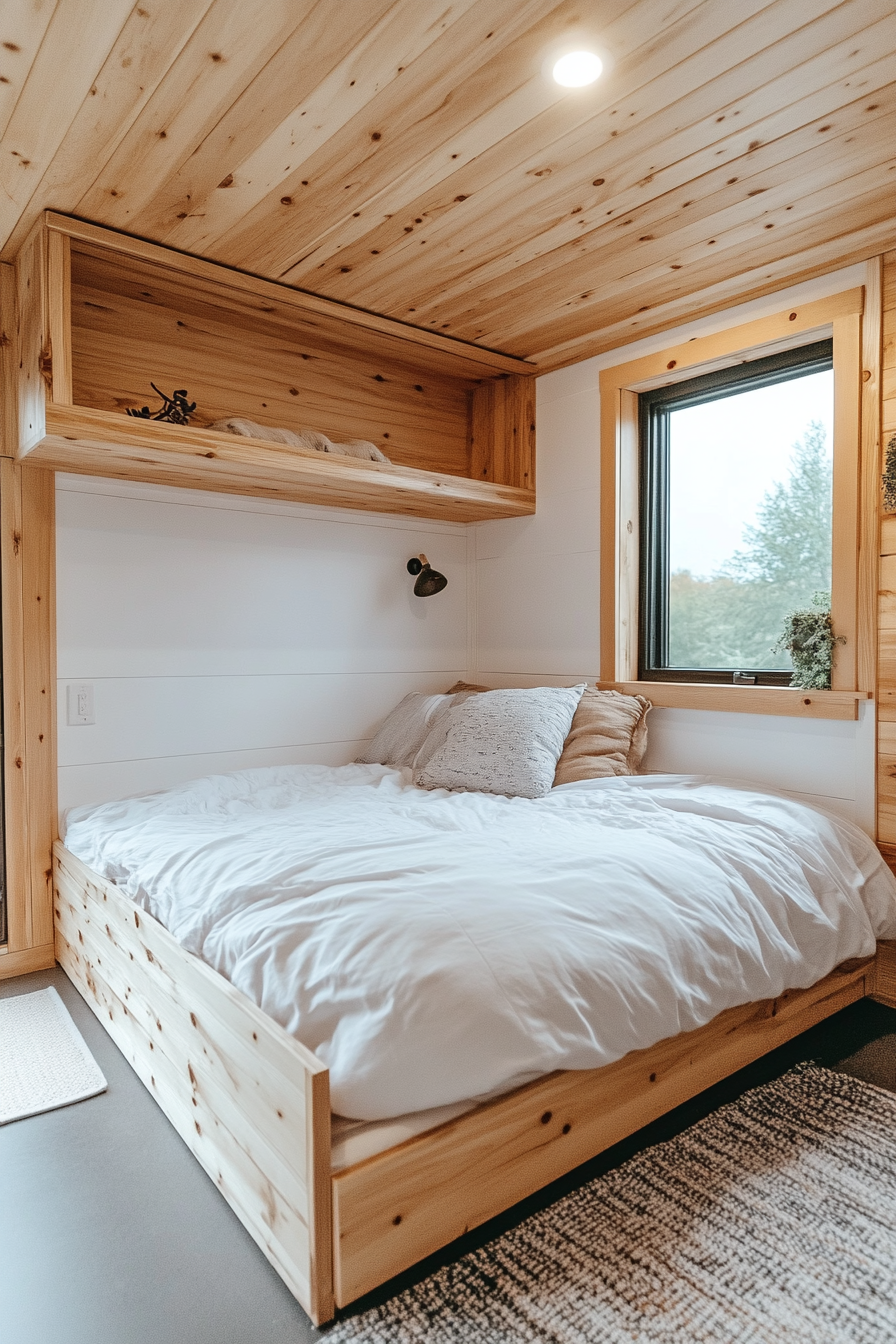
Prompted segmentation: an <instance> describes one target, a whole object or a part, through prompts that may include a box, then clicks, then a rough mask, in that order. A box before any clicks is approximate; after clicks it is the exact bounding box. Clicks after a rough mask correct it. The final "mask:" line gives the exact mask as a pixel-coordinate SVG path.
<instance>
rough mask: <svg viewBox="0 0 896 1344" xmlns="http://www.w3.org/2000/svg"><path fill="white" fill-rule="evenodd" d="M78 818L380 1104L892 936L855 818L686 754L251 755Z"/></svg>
mask: <svg viewBox="0 0 896 1344" xmlns="http://www.w3.org/2000/svg"><path fill="white" fill-rule="evenodd" d="M65 843H66V844H67V845H68V847H69V848H70V849H71V850H72V851H73V852H74V853H75V854H77V855H78V856H79V857H80V858H81V859H83V860H84V862H85V863H87V864H89V865H90V867H91V868H94V869H96V871H98V872H99V873H102V874H103V875H104V876H105V877H107V878H112V879H113V880H114V881H115V882H117V883H118V884H119V885H120V886H121V887H122V889H123V890H124V891H125V892H127V894H128V895H129V896H130V897H132V898H133V900H135V901H136V902H138V904H139V905H141V906H142V907H143V908H144V909H146V910H148V911H150V912H151V913H152V914H154V915H155V916H156V917H157V918H158V919H160V920H161V921H162V923H163V924H165V925H166V926H167V928H169V929H170V930H171V932H172V933H173V934H174V935H175V936H176V937H177V938H178V939H179V940H180V942H181V943H182V944H183V945H184V946H185V947H187V948H189V950H190V951H191V952H195V953H196V954H197V955H198V956H200V957H202V958H203V959H204V960H205V961H207V962H209V963H210V964H211V965H212V966H214V967H215V968H216V969H217V970H218V971H220V972H221V973H222V974H223V975H225V976H226V977H227V978H228V980H230V981H232V983H233V984H234V985H236V986H237V987H238V988H239V989H241V990H243V991H244V992H245V993H246V994H247V995H249V997H250V998H252V999H254V1000H255V1001H256V1003H258V1004H260V1005H261V1007H262V1008H263V1009H264V1010H265V1011H266V1012H268V1013H269V1014H270V1015H271V1016H272V1017H273V1018H275V1019H276V1020H277V1021H278V1022H280V1023H282V1025H283V1026H284V1027H285V1028H286V1029H287V1030H288V1031H290V1032H292V1033H294V1034H295V1036H297V1037H298V1038H299V1040H301V1041H303V1042H304V1043H305V1045H307V1046H309V1047H310V1048H311V1049H312V1050H314V1051H315V1052H316V1053H317V1055H318V1056H319V1057H320V1058H321V1059H322V1060H323V1061H324V1062H325V1063H326V1064H327V1065H328V1066H329V1069H330V1082H331V1089H332V1102H333V1109H334V1110H335V1111H337V1112H339V1113H341V1114H343V1115H347V1116H354V1117H358V1118H361V1119H365V1120H379V1119H385V1118H387V1117H390V1116H395V1115H401V1114H404V1113H406V1112H409V1111H418V1110H423V1109H427V1108H429V1107H434V1106H443V1105H447V1104H448V1103H451V1102H456V1101H460V1100H462V1099H465V1098H470V1097H475V1096H481V1095H488V1094H492V1093H496V1092H500V1091H503V1090H505V1089H507V1088H509V1087H512V1086H514V1085H515V1084H517V1083H519V1082H522V1081H524V1080H526V1079H528V1078H531V1077H534V1076H537V1075H538V1074H543V1073H547V1072H549V1071H551V1070H552V1069H561V1068H566V1069H569V1068H571V1069H590V1068H594V1067H597V1066H598V1065H602V1064H607V1063H609V1062H610V1061H611V1060H614V1059H618V1058H619V1057H620V1056H622V1055H624V1054H626V1053H627V1052H628V1051H629V1050H634V1049H638V1048H640V1047H643V1046H648V1045H652V1044H653V1043H654V1042H656V1041H658V1040H661V1039H662V1038H663V1037H667V1036H671V1035H674V1034H675V1033H676V1032H680V1031H688V1030H690V1029H691V1028H692V1027H698V1026H701V1025H702V1024H703V1023H705V1022H708V1021H709V1020H710V1019H711V1018H712V1017H714V1016H715V1015H716V1014H717V1013H719V1012H721V1011H722V1010H723V1009H725V1008H730V1007H732V1006H734V1005H736V1004H741V1003H746V1002H750V1001H753V1000H758V999H764V998H769V997H771V996H774V995H777V994H780V993H781V992H782V991H783V990H785V989H788V988H796V987H802V986H807V985H811V984H813V983H814V982H815V981H816V980H818V979H820V978H821V977H822V976H824V975H826V974H827V972H828V971H830V970H832V969H833V967H834V966H836V965H837V964H838V963H839V962H841V961H844V960H846V959H847V958H850V957H858V956H865V955H870V954H871V953H872V952H873V951H874V945H875V939H876V938H880V937H889V938H892V937H896V881H894V879H893V877H892V875H891V874H890V872H889V870H888V869H887V868H886V866H885V865H884V864H883V862H882V860H881V858H880V856H879V855H878V853H877V850H876V849H875V847H874V845H873V844H872V843H871V841H870V840H869V839H868V838H867V837H866V836H865V835H863V834H862V832H861V831H859V830H858V829H857V828H856V827H854V826H852V825H850V824H849V823H847V822H844V821H840V820H838V819H836V818H834V817H832V816H829V815H827V814H823V813H821V812H818V811H815V810H814V809H811V808H808V807H805V806H803V805H801V804H799V803H796V802H792V801H790V800H788V799H785V798H781V797H777V796H770V795H767V794H761V793H756V792H752V791H750V790H748V789H742V788H737V787H733V786H726V785H722V784H717V783H712V782H708V781H706V780H702V779H696V778H690V777H683V776H672V775H653V776H644V777H638V778H632V779H612V780H600V781H591V782H589V783H583V784H569V785H565V786H564V787H563V788H560V789H555V790H554V791H553V792H552V793H550V794H549V795H548V796H547V797H546V798H539V799H534V800H529V799H522V798H513V799H511V798H503V797H495V796H492V795H488V794H480V793H454V794H449V793H446V792H444V791H441V790H439V791H433V792H425V791H423V790H420V789H417V788H415V787H414V786H413V785H411V784H409V783H408V776H407V774H406V773H402V772H400V771H395V770H389V769H386V768H385V767H383V766H377V765H351V766H342V767H339V768H330V767H327V766H290V767H278V768H274V769H265V770H245V771H241V772H239V773H236V774H230V775H217V776H213V777H210V778H207V779H200V780H197V781H195V782H194V783H191V784H187V785H183V786H182V787H179V788H174V789H171V790H169V791H167V792H165V793H159V794H153V795H151V796H147V797H142V798H132V799H127V800H125V801H123V802H116V803H107V804H104V805H102V806H99V807H86V808H78V809H76V810H75V811H74V812H73V813H71V814H70V815H69V819H68V827H67V831H66V836H65Z"/></svg>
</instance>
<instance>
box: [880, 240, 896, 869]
mask: <svg viewBox="0 0 896 1344" xmlns="http://www.w3.org/2000/svg"><path fill="white" fill-rule="evenodd" d="M881 289H882V308H883V339H882V343H881V369H880V377H879V380H878V383H879V395H880V397H881V403H880V407H881V431H882V432H881V434H880V440H879V442H880V453H879V455H878V458H877V465H878V473H880V472H882V471H883V465H884V454H885V452H886V447H887V443H888V441H889V439H890V437H891V436H892V435H893V434H894V433H896V396H894V395H893V393H894V392H896V388H894V387H893V381H894V379H896V343H894V339H893V336H894V332H896V252H892V251H891V252H888V253H887V254H886V255H885V256H884V257H883V259H882V265H881ZM891 389H892V390H891ZM888 394H889V395H888ZM877 484H878V491H880V483H879V480H878V483H877ZM880 498H881V496H880V493H878V499H880ZM877 655H878V727H877V834H878V840H879V841H881V842H882V844H883V845H896V514H883V515H882V517H881V523H880V565H879V586H878V602H877Z"/></svg>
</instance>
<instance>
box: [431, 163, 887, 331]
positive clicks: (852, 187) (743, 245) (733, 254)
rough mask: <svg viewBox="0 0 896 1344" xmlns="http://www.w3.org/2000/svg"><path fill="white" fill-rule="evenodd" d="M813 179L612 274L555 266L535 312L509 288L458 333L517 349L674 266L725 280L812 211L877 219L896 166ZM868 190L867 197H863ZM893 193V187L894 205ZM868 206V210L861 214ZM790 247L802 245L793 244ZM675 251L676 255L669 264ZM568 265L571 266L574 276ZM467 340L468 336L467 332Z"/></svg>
mask: <svg viewBox="0 0 896 1344" xmlns="http://www.w3.org/2000/svg"><path fill="white" fill-rule="evenodd" d="M813 186H815V183H813V182H811V181H809V180H807V181H805V182H802V183H800V184H798V186H797V189H796V191H795V192H794V191H791V190H787V191H786V192H785V191H780V192H778V191H775V192H774V193H772V192H770V193H769V196H774V198H775V202H776V203H775V205H774V208H771V209H769V208H768V207H765V206H763V207H762V208H761V209H759V210H756V211H755V212H750V211H748V209H745V208H744V207H743V206H735V207H732V208H730V209H728V210H726V211H722V212H721V214H720V215H719V216H718V217H717V218H714V219H712V220H710V221H708V222H709V223H711V224H713V225H719V226H720V227H718V228H717V229H716V228H714V229H713V231H712V232H710V231H709V229H708V228H707V227H706V223H703V224H702V225H701V224H698V225H697V226H696V227H691V226H688V227H686V228H684V229H682V230H680V235H679V236H676V235H675V234H672V235H670V236H669V238H668V245H666V244H665V243H664V242H663V240H658V244H653V243H650V242H648V243H645V244H643V245H642V249H641V250H639V251H638V252H637V253H630V254H628V255H627V258H626V262H625V263H624V264H622V265H618V266H616V267H613V268H612V270H611V272H609V273H602V274H600V275H598V273H597V271H596V268H595V267H594V265H593V264H591V265H590V266H588V265H587V264H582V263H581V262H579V263H572V264H571V265H570V266H569V267H568V268H567V275H566V276H564V275H563V274H562V273H557V274H555V275H554V277H552V283H551V285H550V286H549V289H550V294H551V298H550V299H549V300H548V299H546V298H545V297H544V296H543V301H542V305H541V310H540V312H539V313H538V314H537V317H536V315H534V314H533V313H532V311H531V305H530V304H529V303H528V296H527V294H526V293H525V292H524V291H522V290H521V291H519V292H517V293H516V294H514V295H507V296H506V301H505V303H503V304H502V305H496V308H495V312H494V314H492V313H487V314H485V315H483V314H481V313H480V314H479V316H478V319H477V320H475V321H471V322H469V323H466V324H465V323H463V322H459V323H458V331H457V332H455V333H454V334H455V335H458V334H459V333H462V332H467V333H469V332H472V331H475V332H477V334H479V333H480V332H481V337H480V339H481V340H482V341H483V343H486V342H490V341H492V340H493V339H494V337H493V332H494V331H495V330H500V332H501V339H502V342H503V343H504V344H505V345H507V346H510V347H511V348H512V347H515V346H516V345H517V344H518V343H521V344H525V342H526V341H529V342H530V343H531V341H532V340H533V339H535V336H534V332H535V331H536V330H537V331H539V332H541V331H547V330H550V329H551V327H552V324H553V322H554V321H555V320H559V319H561V318H562V316H563V315H564V313H568V312H570V311H575V312H576V313H578V314H582V313H587V314H588V315H589V318H590V320H591V323H592V325H594V315H595V314H596V313H599V312H600V311H601V306H602V305H603V304H605V303H606V302H607V301H608V299H611V298H612V297H613V296H614V295H615V296H620V297H622V296H624V300H625V302H626V303H629V302H631V303H633V302H634V294H635V291H636V290H637V289H638V288H639V287H640V286H644V285H653V286H655V287H659V286H661V285H662V283H663V281H664V280H666V279H667V278H668V276H669V274H670V272H671V271H675V272H676V274H678V273H679V272H680V275H681V279H682V280H683V281H685V282H686V283H689V284H692V285H694V284H695V283H696V282H695V281H694V278H693V276H690V277H689V276H688V274H687V272H688V270H689V269H691V268H694V267H699V266H701V265H702V264H703V263H704V262H706V264H707V265H708V267H709V270H710V278H708V279H705V280H702V282H701V284H700V285H699V286H698V287H699V288H703V287H704V286H705V285H706V284H710V283H712V279H720V278H721V277H722V275H723V274H724V273H725V271H726V270H727V268H728V267H730V266H731V265H732V263H734V264H736V262H737V259H738V258H740V259H741V260H740V266H741V268H744V269H745V267H744V260H746V262H747V264H748V265H752V264H753V262H754V261H755V259H756V257H757V256H759V255H761V250H762V249H764V248H765V247H766V245H767V243H768V244H770V245H771V248H772V255H774V254H775V249H777V248H780V251H787V250H788V241H787V240H792V239H793V238H794V236H795V234H798V233H799V230H800V228H801V227H802V225H803V224H805V226H806V228H808V227H809V224H808V221H809V220H811V219H812V218H813V217H817V216H819V215H822V216H824V218H825V219H827V220H828V221H829V222H830V223H831V224H832V225H833V224H834V222H835V221H836V220H837V219H838V218H840V217H841V216H842V215H843V214H844V202H846V203H848V218H849V222H850V225H851V226H852V227H853V228H858V227H861V226H862V225H864V224H866V223H874V222H876V221H877V220H878V219H879V218H880V215H879V213H878V210H879V202H880V200H883V201H886V196H887V192H888V191H889V192H890V193H893V191H894V189H896V171H894V166H893V163H892V162H891V163H890V164H876V165H875V166H873V167H871V168H866V169H865V170H864V171H862V172H860V173H858V174H856V175H854V176H852V177H850V178H849V179H848V180H846V181H844V180H843V179H840V180H839V181H837V182H836V184H835V187H836V189H835V190H834V191H833V192H832V190H831V185H830V183H829V182H827V181H824V180H823V179H822V185H821V186H820V187H818V189H816V190H812V187H813ZM864 196H867V199H866V200H864V201H863V199H862V198H863V197H864ZM762 199H764V198H760V200H762ZM892 200H893V198H892V194H891V197H890V206H891V208H892ZM785 202H788V203H786V204H785ZM752 205H753V202H746V206H747V207H749V206H752ZM865 206H867V208H868V212H869V213H868V214H867V215H866V214H865V213H863V207H865ZM772 232H773V233H774V234H775V237H774V238H768V239H767V238H766V234H771V233H772ZM790 250H798V249H797V248H793V247H791V248H790ZM726 253H727V255H726ZM779 254H780V253H779ZM670 255H671V256H673V257H674V258H675V262H674V265H671V266H670V263H669V260H668V258H669V256H670ZM569 272H573V273H572V274H571V275H570V274H569ZM712 272H715V274H714V275H713V274H712ZM610 275H612V278H611V279H610V278H609V276H610ZM589 279H590V282H591V283H590V284H589ZM576 281H578V284H576V283H575V282H576ZM466 339H470V337H469V335H467V336H466Z"/></svg>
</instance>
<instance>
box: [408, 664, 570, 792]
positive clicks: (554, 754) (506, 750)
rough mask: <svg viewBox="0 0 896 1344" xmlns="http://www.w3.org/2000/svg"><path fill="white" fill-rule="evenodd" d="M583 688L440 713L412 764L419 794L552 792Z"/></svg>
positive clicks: (501, 696)
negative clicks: (421, 791)
mask: <svg viewBox="0 0 896 1344" xmlns="http://www.w3.org/2000/svg"><path fill="white" fill-rule="evenodd" d="M584 689H585V686H584V683H583V684H582V685H581V686H573V687H565V686H564V687H559V686H537V687H535V688H533V689H532V690H510V691H484V692H482V693H481V694H479V695H473V696H470V697H469V698H468V699H465V700H464V701H463V702H462V703H461V704H457V705H452V706H451V708H450V709H448V710H446V711H444V712H443V713H442V714H441V715H440V716H439V717H438V719H437V720H435V721H434V722H433V726H432V728H431V730H430V732H429V733H428V735H427V737H426V740H425V742H424V743H423V745H422V746H421V748H420V750H419V751H418V753H417V756H416V759H415V761H414V783H415V784H418V785H419V786H420V788H422V789H455V790H458V791H460V792H465V793H503V794H506V795H508V796H509V797H511V798H542V797H543V796H544V795H545V794H546V793H549V792H550V789H551V786H552V784H553V782H554V771H555V770H556V768H557V761H558V760H559V759H560V753H561V752H562V750H563V743H564V741H565V739H566V735H567V733H568V732H569V728H570V724H571V723H572V718H573V715H574V714H575V712H576V708H577V706H578V703H579V700H580V699H581V697H582V692H583V691H584Z"/></svg>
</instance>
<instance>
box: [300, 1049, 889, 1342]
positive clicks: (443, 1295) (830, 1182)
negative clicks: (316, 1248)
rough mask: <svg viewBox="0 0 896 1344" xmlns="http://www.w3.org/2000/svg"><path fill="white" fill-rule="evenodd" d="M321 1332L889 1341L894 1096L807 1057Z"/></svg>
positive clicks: (443, 1338)
mask: <svg viewBox="0 0 896 1344" xmlns="http://www.w3.org/2000/svg"><path fill="white" fill-rule="evenodd" d="M326 1338H327V1342H328V1344H404V1342H405V1341H415V1342H416V1341H418V1340H419V1341H426V1344H461V1341H463V1344H529V1342H530V1341H532V1342H533V1344H534V1342H535V1341H538V1344H542V1342H544V1344H633V1341H634V1342H635V1344H697V1341H699V1342H700V1344H847V1342H848V1344H894V1341H896V1096H894V1095H893V1094H891V1093H889V1092H885V1091H883V1090H882V1089H880V1088H877V1087H873V1086H872V1085H870V1084H868V1083H864V1082H862V1081H860V1080H859V1079H856V1078H850V1077H848V1076H846V1075H845V1074H840V1073H834V1072H831V1071H830V1070H828V1069H823V1068H819V1067H817V1066H815V1065H801V1066H800V1067H799V1068H797V1069H794V1070H793V1071H792V1072H790V1073H788V1074H785V1075H784V1077H782V1078H780V1079H778V1080H776V1081H775V1082H772V1083H768V1084H766V1085H765V1086H763V1087H759V1088H757V1089H756V1090H755V1091H752V1092H748V1093H746V1094H745V1095H744V1096H743V1097H741V1098H740V1099H739V1100H738V1101H736V1102H733V1103H732V1104H731V1105H729V1106H724V1107H722V1108H721V1109H720V1110H718V1111H716V1112H714V1113H713V1114H712V1115H710V1116H708V1117H707V1118H706V1119H705V1120H702V1121H700V1122H699V1123H698V1124H696V1125H694V1126H693V1127H692V1128H691V1129H689V1130H687V1131H685V1133H683V1134H681V1135H679V1136H678V1137H677V1138H675V1139H671V1140H670V1141H669V1142H667V1143H662V1144H658V1145H657V1146H656V1147H654V1148H650V1149H647V1150H646V1151H645V1152H643V1153H640V1154H638V1155H637V1156H636V1157H634V1158H632V1159H631V1160H630V1161H629V1162H626V1163H625V1165H624V1166H621V1167H619V1168H617V1169H616V1170H615V1171H612V1172H610V1173H608V1174H607V1175H605V1176H601V1177H599V1178H598V1179H597V1180H595V1181H592V1182H591V1183H590V1184H588V1185H586V1186H584V1187H583V1188H582V1189H580V1190H577V1191H575V1192H574V1193H573V1194H571V1195H567V1196H566V1197H565V1198H563V1199H561V1200H560V1201H559V1202H558V1203H556V1204H554V1205H552V1206H551V1208H549V1209H546V1210H544V1211H543V1212H541V1213H538V1214H536V1215H535V1216H534V1217H532V1218H529V1219H527V1221H526V1222H525V1223H523V1224H522V1225H521V1226H520V1227H518V1228H515V1229H514V1230H513V1231H511V1232H508V1233H505V1234H504V1235H503V1236H501V1237H499V1238H498V1239H497V1240H496V1241H494V1242H492V1243H491V1244H490V1245H488V1246H485V1247H482V1248H481V1249H479V1250H477V1251H473V1252H472V1253H471V1254H469V1255H466V1256H464V1257H463V1259H461V1260H459V1261H458V1262H457V1263H456V1264H453V1265H449V1266H447V1267H445V1268H443V1269H440V1270H439V1271H438V1272H437V1273H435V1274H434V1275H433V1276H432V1277H431V1278H429V1279H427V1280H425V1282H423V1283H420V1284H418V1285H416V1286H415V1287H413V1288H410V1289H408V1290H406V1291H405V1292H403V1293H401V1294H400V1295H399V1296H397V1297H395V1298H393V1299H392V1300H391V1301H390V1302H387V1303H386V1304H385V1305H384V1306H381V1307H377V1308H374V1309H373V1310H371V1311H368V1312H365V1313H364V1314H363V1315H359V1316H356V1317H353V1318H350V1319H347V1320H344V1321H342V1322H340V1323H338V1324H337V1325H336V1326H335V1327H334V1328H333V1329H332V1330H331V1331H329V1332H328V1334H327V1336H326Z"/></svg>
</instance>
